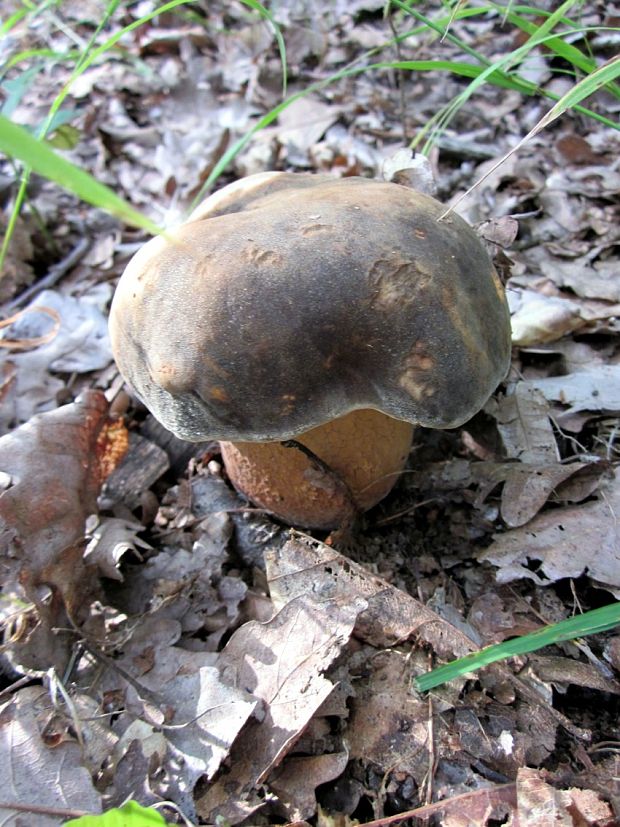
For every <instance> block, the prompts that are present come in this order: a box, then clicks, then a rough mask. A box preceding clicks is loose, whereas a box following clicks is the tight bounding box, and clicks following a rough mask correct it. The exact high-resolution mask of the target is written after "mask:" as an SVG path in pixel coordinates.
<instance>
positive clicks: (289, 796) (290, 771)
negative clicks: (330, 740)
mask: <svg viewBox="0 0 620 827" xmlns="http://www.w3.org/2000/svg"><path fill="white" fill-rule="evenodd" d="M348 760H349V754H348V753H347V752H337V753H331V754H328V755H310V756H302V757H292V758H289V759H287V760H286V761H285V762H284V764H283V765H282V766H281V767H278V768H277V770H276V771H275V773H274V774H273V776H271V777H270V778H269V787H270V788H271V789H272V790H273V792H274V793H275V794H276V795H277V796H278V802H279V804H280V806H281V807H282V808H283V809H284V812H285V814H286V817H287V818H288V819H289V820H290V821H301V820H302V819H306V818H310V817H311V816H313V815H314V814H315V812H316V809H317V803H316V796H315V790H316V788H317V787H318V786H319V785H320V784H326V783H327V782H328V781H333V780H334V779H335V778H338V776H340V775H342V773H343V772H344V769H345V767H346V765H347V762H348Z"/></svg>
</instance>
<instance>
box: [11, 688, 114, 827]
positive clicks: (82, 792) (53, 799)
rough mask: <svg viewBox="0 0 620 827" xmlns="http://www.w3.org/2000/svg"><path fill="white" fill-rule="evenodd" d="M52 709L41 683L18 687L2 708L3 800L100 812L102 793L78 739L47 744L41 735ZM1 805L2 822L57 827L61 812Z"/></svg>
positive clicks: (38, 826)
mask: <svg viewBox="0 0 620 827" xmlns="http://www.w3.org/2000/svg"><path fill="white" fill-rule="evenodd" d="M53 711H54V707H53V705H52V702H51V700H50V698H49V696H48V695H47V693H46V692H45V691H44V690H43V689H41V687H34V686H33V687H28V688H26V689H20V690H19V692H17V693H15V694H14V695H13V697H12V698H11V700H10V701H9V702H8V703H6V704H4V706H2V707H1V708H0V745H1V746H0V772H1V774H2V778H3V784H2V799H3V803H4V802H12V803H18V804H22V805H31V806H35V807H36V806H37V805H39V806H42V807H54V808H57V809H63V810H85V811H87V812H92V813H100V812H101V809H102V805H101V796H100V795H99V793H98V792H97V791H96V790H95V788H94V787H93V783H92V780H91V777H90V773H89V772H88V770H87V769H86V767H84V765H83V758H82V749H81V747H80V744H79V743H78V742H77V741H72V740H62V741H61V742H60V743H57V744H55V745H53V746H52V745H50V744H48V743H47V742H46V741H45V740H44V739H43V737H42V733H43V731H44V728H45V726H46V724H47V723H48V720H49V718H50V716H51V714H52V713H53ZM7 810H8V811H9V812H10V808H7V807H6V804H3V807H2V823H3V824H15V825H24V827H25V825H33V824H35V823H36V825H37V827H58V824H59V823H60V819H59V818H58V817H57V816H46V815H43V814H39V815H36V816H35V815H33V814H27V813H24V814H21V815H16V814H15V813H13V816H12V818H11V817H10V816H9V813H8V812H7Z"/></svg>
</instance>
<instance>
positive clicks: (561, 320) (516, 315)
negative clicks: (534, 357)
mask: <svg viewBox="0 0 620 827" xmlns="http://www.w3.org/2000/svg"><path fill="white" fill-rule="evenodd" d="M509 295H510V309H511V311H512V317H511V320H510V322H511V325H512V341H513V344H515V345H520V346H521V347H531V346H532V345H540V344H544V343H545V342H555V341H557V340H558V339H561V338H562V336H566V335H567V334H568V333H572V332H573V331H575V330H579V329H580V328H582V327H585V326H586V325H587V321H586V319H585V318H584V316H583V312H582V308H581V306H580V304H579V302H577V301H572V300H571V299H568V298H560V297H558V296H546V295H545V294H544V293H538V292H536V291H534V290H522V291H519V292H518V293H517V292H515V291H514V290H513V291H512V292H511V293H510V294H509Z"/></svg>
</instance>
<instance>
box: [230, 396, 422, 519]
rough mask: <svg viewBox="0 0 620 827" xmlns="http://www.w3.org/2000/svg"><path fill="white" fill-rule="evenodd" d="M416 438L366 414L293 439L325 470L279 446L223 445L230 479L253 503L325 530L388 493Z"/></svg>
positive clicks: (398, 424)
mask: <svg viewBox="0 0 620 827" xmlns="http://www.w3.org/2000/svg"><path fill="white" fill-rule="evenodd" d="M412 435H413V425H410V424H409V423H408V422H403V421H402V420H399V419H392V417H389V416H386V415H385V414H382V413H381V412H380V411H371V410H363V411H353V412H352V413H348V414H346V416H343V417H339V418H338V419H334V420H332V421H331V422H327V423H325V425H320V426H319V427H318V428H312V429H311V430H310V431H307V433H305V434H302V435H301V436H300V437H299V438H298V439H297V440H296V441H298V442H300V443H301V444H302V445H305V446H306V448H309V449H310V451H311V452H312V454H313V455H314V456H316V457H318V459H319V460H321V461H322V463H324V465H325V467H322V466H321V465H319V464H318V463H316V462H314V461H313V459H312V458H311V457H308V455H307V454H305V453H303V452H302V451H301V450H299V449H298V448H296V447H294V446H289V447H285V446H284V445H282V443H279V442H221V443H220V447H221V449H222V458H223V460H224V464H225V466H226V471H227V472H228V476H229V477H230V480H231V481H232V483H233V484H234V486H235V488H237V490H238V491H241V493H243V494H245V495H246V496H247V497H249V498H250V499H251V500H252V501H253V502H254V503H256V505H258V506H260V507H262V508H265V509H266V510H267V511H270V512H271V513H272V514H275V515H276V516H277V517H280V518H281V519H283V520H285V521H286V522H288V523H291V524H293V525H300V526H305V527H308V528H322V529H328V528H334V527H335V526H338V525H340V524H341V523H342V522H343V518H345V517H346V516H347V514H348V513H349V514H350V516H353V515H354V513H355V512H362V511H367V510H368V509H369V508H372V506H373V505H376V504H377V503H378V502H380V501H381V500H382V499H383V498H384V497H385V495H386V494H388V492H389V491H390V490H391V489H392V487H393V486H394V483H395V482H396V481H397V479H398V476H399V474H400V472H401V471H402V469H403V468H404V466H405V463H406V461H407V457H408V455H409V449H410V447H411V438H412ZM343 483H344V485H343ZM351 512H353V513H351Z"/></svg>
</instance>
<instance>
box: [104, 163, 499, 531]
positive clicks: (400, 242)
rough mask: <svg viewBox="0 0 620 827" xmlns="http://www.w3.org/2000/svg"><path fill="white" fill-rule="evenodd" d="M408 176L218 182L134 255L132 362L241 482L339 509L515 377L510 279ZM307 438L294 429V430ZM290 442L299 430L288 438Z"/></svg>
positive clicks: (253, 493) (121, 336)
mask: <svg viewBox="0 0 620 827" xmlns="http://www.w3.org/2000/svg"><path fill="white" fill-rule="evenodd" d="M443 212H444V207H443V206H442V205H441V204H439V203H438V202H437V201H435V200H434V199H432V198H430V197H428V196H426V195H422V194H420V193H418V192H415V191H414V190H411V189H408V188H406V187H403V186H400V185H398V184H390V183H383V182H380V181H375V180H369V179H365V178H345V179H334V178H332V177H330V176H326V175H311V174H296V173H279V172H269V173H260V174H258V175H252V176H250V177H248V178H245V179H242V180H240V181H237V182H236V183H234V184H231V185H230V186H227V187H224V188H223V189H222V190H220V191H219V192H217V193H216V194H214V195H212V196H211V197H209V198H207V199H206V201H205V202H204V203H203V204H202V205H201V206H200V207H199V208H198V209H197V210H196V211H195V212H194V213H193V214H192V216H191V217H190V218H189V220H188V221H187V222H186V223H185V224H183V225H182V226H180V227H178V228H177V229H175V230H173V231H170V232H169V233H168V234H167V235H166V236H161V237H157V238H154V239H152V240H151V241H149V242H148V243H147V244H146V245H145V246H144V247H143V248H142V249H141V250H140V251H139V252H138V253H137V254H136V255H135V256H134V258H133V259H132V260H131V262H130V263H129V265H128V267H127V269H126V270H125V273H124V275H123V277H122V278H121V280H120V283H119V286H118V289H117V291H116V295H115V297H114V302H113V305H112V310H111V318H110V330H111V337H112V346H113V351H114V355H115V358H116V361H117V364H118V366H119V368H120V371H121V373H122V374H123V376H124V377H125V379H126V380H127V381H128V383H129V384H130V385H131V386H132V387H133V388H134V390H135V391H136V392H137V394H138V395H139V396H140V397H141V399H142V400H143V401H144V402H145V404H146V405H147V407H148V408H149V409H150V410H151V411H152V413H153V414H154V415H155V416H156V417H157V419H159V420H160V422H162V423H163V425H165V426H166V427H167V428H168V429H169V430H171V431H172V432H173V433H175V434H176V435H177V436H179V437H181V438H182V439H187V440H207V439H219V440H221V447H222V455H223V458H224V462H225V465H226V469H227V472H228V475H229V477H230V479H231V480H232V482H233V484H234V485H235V486H236V488H237V489H238V490H239V491H241V492H243V493H244V494H245V495H247V497H249V498H250V500H252V501H253V502H255V503H256V504H257V505H259V506H261V507H263V508H265V509H267V510H268V511H270V512H272V513H273V514H275V515H277V516H278V517H280V518H281V519H283V520H285V521H287V522H289V523H291V524H293V525H301V526H308V527H314V528H333V527H335V526H338V525H339V524H340V522H341V521H342V519H343V517H344V516H345V515H346V514H347V511H348V509H349V507H350V504H351V500H352V501H353V503H354V504H355V506H356V507H357V508H358V509H359V510H365V509H368V508H370V507H371V506H373V505H374V504H376V503H377V502H378V501H379V500H381V499H382V498H383V497H384V496H385V495H386V494H387V492H388V491H389V490H390V489H391V488H392V486H393V484H394V482H395V481H396V479H397V477H398V474H399V472H400V471H401V470H402V468H403V467H404V464H405V462H406V459H407V455H408V452H409V448H410V444H411V436H412V430H413V424H420V425H423V426H426V427H430V428H453V427H456V426H457V425H460V424H461V423H463V422H465V421H466V420H467V419H469V418H470V417H471V416H472V415H473V414H474V413H476V412H477V411H478V410H479V409H480V408H481V407H482V406H483V405H484V403H485V402H486V400H487V398H488V397H489V396H490V394H491V393H492V391H493V390H494V389H495V387H496V386H497V384H498V383H499V382H500V380H501V379H502V378H503V377H504V375H505V373H506V371H507V368H508V363H509V355H510V324H509V316H508V310H507V305H506V300H505V296H504V291H503V288H502V285H501V284H500V282H499V279H498V277H497V274H496V272H495V270H494V268H493V265H492V263H491V261H490V259H489V257H488V255H487V253H486V251H485V249H484V248H483V246H482V244H481V242H480V241H479V240H478V237H477V236H476V234H475V233H474V231H473V230H472V229H471V228H470V227H469V226H468V225H467V224H466V223H465V222H464V221H463V220H462V219H461V218H459V217H458V216H456V215H450V216H449V217H447V218H445V219H442V220H439V219H440V216H441V215H442V213H443ZM289 440H293V442H292V443H291V442H289ZM283 443H284V444H283Z"/></svg>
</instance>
